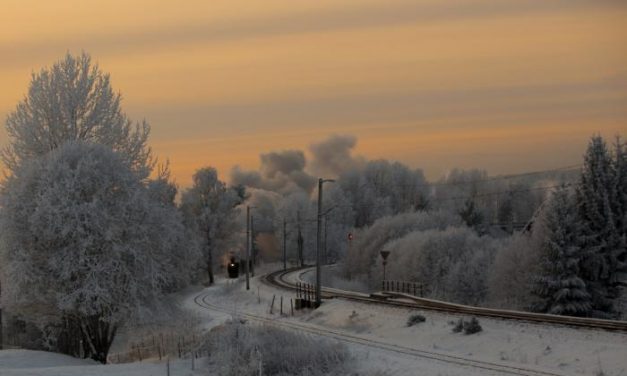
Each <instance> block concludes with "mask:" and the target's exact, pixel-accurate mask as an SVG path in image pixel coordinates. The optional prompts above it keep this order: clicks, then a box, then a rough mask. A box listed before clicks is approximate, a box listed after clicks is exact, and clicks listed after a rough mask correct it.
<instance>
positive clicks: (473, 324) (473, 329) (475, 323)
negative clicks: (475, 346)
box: [453, 317, 483, 335]
mask: <svg viewBox="0 0 627 376" xmlns="http://www.w3.org/2000/svg"><path fill="white" fill-rule="evenodd" d="M454 325H455V326H453V333H461V332H464V334H465V335H469V334H475V333H479V332H480V331H482V330H483V328H481V325H480V324H479V320H477V318H476V317H472V318H471V319H470V320H464V319H459V320H458V321H457V322H456V323H454Z"/></svg>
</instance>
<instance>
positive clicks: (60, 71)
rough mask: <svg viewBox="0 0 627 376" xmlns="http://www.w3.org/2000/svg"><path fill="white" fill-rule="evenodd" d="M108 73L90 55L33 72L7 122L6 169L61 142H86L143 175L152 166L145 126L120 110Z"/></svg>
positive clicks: (147, 128) (43, 153)
mask: <svg viewBox="0 0 627 376" xmlns="http://www.w3.org/2000/svg"><path fill="white" fill-rule="evenodd" d="M120 101H121V96H120V94H116V93H114V92H113V89H112V88H111V84H110V79H109V75H108V74H106V73H103V72H102V71H101V70H100V69H99V67H98V65H96V64H93V63H92V61H91V58H90V56H89V55H88V54H86V53H82V54H81V55H79V56H73V55H71V54H69V53H68V54H67V55H66V56H65V58H63V59H62V60H60V61H59V62H57V63H55V64H54V65H53V66H52V67H51V68H49V69H42V70H41V71H40V72H39V73H34V74H33V76H32V79H31V83H30V87H29V89H28V94H27V95H26V96H25V98H24V99H23V100H22V101H21V102H20V103H19V104H18V105H17V107H16V109H15V110H14V111H13V112H11V113H10V114H9V115H8V117H7V120H6V130H7V134H8V135H9V138H10V141H9V145H8V146H7V147H6V148H5V149H4V150H3V151H2V153H1V157H2V161H3V162H4V164H5V165H6V166H7V168H8V169H9V170H10V171H13V170H15V169H16V168H17V167H18V166H19V165H20V164H21V163H23V162H24V161H26V160H29V159H31V158H36V157H39V156H43V155H45V154H46V153H48V152H50V151H51V150H54V149H56V148H58V147H60V146H61V145H63V144H64V143H65V142H68V141H77V140H84V141H88V142H92V143H98V144H103V145H107V146H109V147H110V148H112V149H113V150H115V151H117V152H119V153H121V155H122V156H123V158H124V159H126V161H127V162H128V163H129V164H130V165H131V166H132V168H133V170H134V171H136V172H137V173H139V174H140V176H142V177H147V176H148V174H149V173H150V171H151V168H152V164H153V163H152V158H151V152H150V148H149V147H148V146H147V145H146V142H147V139H148V134H149V132H150V127H149V125H148V124H147V123H146V122H145V121H144V122H141V123H137V124H135V125H133V123H132V122H131V120H129V119H128V118H127V116H126V115H125V114H124V113H123V112H122V109H121V108H120Z"/></svg>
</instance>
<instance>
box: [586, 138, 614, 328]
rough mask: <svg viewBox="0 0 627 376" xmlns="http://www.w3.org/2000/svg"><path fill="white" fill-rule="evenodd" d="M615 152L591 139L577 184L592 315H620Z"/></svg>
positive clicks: (597, 140) (598, 140) (596, 139)
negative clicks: (618, 302)
mask: <svg viewBox="0 0 627 376" xmlns="http://www.w3.org/2000/svg"><path fill="white" fill-rule="evenodd" d="M612 165H613V162H612V156H611V155H610V152H609V151H608V149H607V145H606V143H605V141H604V140H603V138H601V136H594V137H592V139H591V140H590V143H589V145H588V149H587V151H586V154H585V156H584V166H583V169H582V173H581V180H580V182H579V185H578V187H577V206H578V214H579V219H580V221H581V223H580V225H581V231H580V234H581V235H580V237H579V244H580V246H581V247H582V249H583V252H584V257H583V258H582V262H581V270H582V278H583V279H584V282H585V283H586V287H587V289H588V293H589V294H590V295H591V298H592V307H593V309H592V315H593V316H595V317H605V318H612V317H616V316H618V314H619V313H618V312H617V311H616V308H617V307H616V305H615V303H616V300H617V299H618V297H619V296H620V287H619V283H618V282H619V276H620V275H621V273H622V272H623V271H624V267H625V265H624V263H622V262H620V256H621V253H622V251H621V239H620V233H619V230H618V229H617V228H616V225H617V221H616V218H615V215H614V213H615V210H616V209H615V208H616V206H617V204H618V203H617V202H616V197H617V195H616V184H615V174H614V169H613V166H612Z"/></svg>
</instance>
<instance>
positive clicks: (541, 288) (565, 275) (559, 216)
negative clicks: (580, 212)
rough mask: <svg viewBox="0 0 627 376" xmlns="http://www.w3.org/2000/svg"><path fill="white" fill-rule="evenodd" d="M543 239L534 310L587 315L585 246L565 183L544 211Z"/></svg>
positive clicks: (588, 301) (535, 288)
mask: <svg viewBox="0 0 627 376" xmlns="http://www.w3.org/2000/svg"><path fill="white" fill-rule="evenodd" d="M542 225H543V226H544V230H545V231H544V234H545V235H544V239H543V241H542V243H541V247H540V249H541V258H540V263H541V265H540V275H539V276H538V278H537V279H536V281H535V286H534V290H533V294H534V295H536V297H537V298H538V299H537V302H536V304H535V306H534V307H533V310H535V311H537V312H544V313H550V314H555V315H568V316H588V315H589V314H590V311H591V308H592V306H591V302H590V294H588V292H587V291H586V284H585V283H584V281H583V280H582V279H581V277H580V269H579V264H580V261H581V257H582V250H581V248H580V246H579V244H578V243H579V242H578V239H577V234H578V233H579V221H578V220H577V210H576V207H575V205H573V203H572V200H571V197H570V196H569V194H568V192H567V191H566V189H565V188H564V187H561V188H560V189H558V190H557V191H556V192H555V193H554V194H553V196H552V198H551V200H550V202H549V205H548V207H547V209H546V211H545V213H544V217H543V221H542Z"/></svg>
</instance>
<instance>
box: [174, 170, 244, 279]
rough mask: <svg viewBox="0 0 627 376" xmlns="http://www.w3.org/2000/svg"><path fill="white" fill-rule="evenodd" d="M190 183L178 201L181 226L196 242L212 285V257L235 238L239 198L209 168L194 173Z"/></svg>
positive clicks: (213, 262) (215, 172)
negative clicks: (181, 215) (194, 237)
mask: <svg viewBox="0 0 627 376" xmlns="http://www.w3.org/2000/svg"><path fill="white" fill-rule="evenodd" d="M193 181H194V183H193V185H192V187H191V188H189V189H188V190H186V191H185V192H183V195H182V197H181V211H182V212H183V217H184V219H185V224H186V225H187V226H188V227H189V228H190V229H192V231H193V232H194V233H195V234H196V237H197V238H198V239H199V241H200V244H201V248H202V254H203V258H204V261H205V266H206V271H207V275H208V277H209V283H213V282H214V273H213V269H214V266H215V263H216V260H215V256H217V255H219V253H218V252H220V253H225V252H227V251H228V250H229V247H231V242H232V241H233V240H234V239H236V238H237V230H239V228H238V226H239V223H238V221H237V220H236V219H237V214H238V209H237V206H238V205H239V204H240V203H241V202H242V200H243V197H241V196H240V195H239V194H238V190H236V189H233V188H230V187H227V186H226V184H225V183H224V182H222V181H220V180H219V179H218V172H217V171H216V170H215V169H214V168H212V167H205V168H201V169H200V170H198V171H196V173H195V174H194V177H193Z"/></svg>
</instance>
